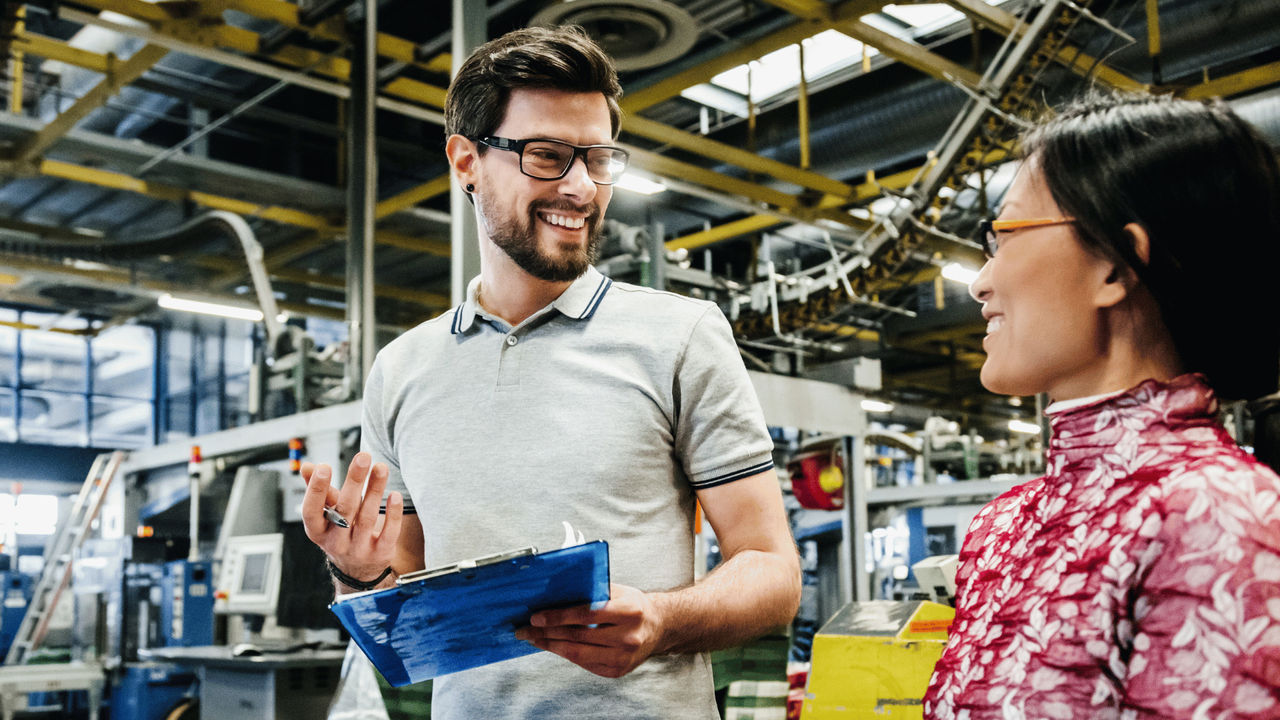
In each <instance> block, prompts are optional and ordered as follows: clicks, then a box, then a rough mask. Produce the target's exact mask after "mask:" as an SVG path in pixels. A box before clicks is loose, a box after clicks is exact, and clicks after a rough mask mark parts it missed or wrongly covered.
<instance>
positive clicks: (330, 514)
mask: <svg viewBox="0 0 1280 720" xmlns="http://www.w3.org/2000/svg"><path fill="white" fill-rule="evenodd" d="M324 516H325V517H326V518H328V519H329V522H331V523H333V524H334V525H337V526H338V527H341V528H346V527H351V523H349V522H347V519H346V518H344V517H342V513H340V512H338V511H337V510H336V509H334V508H331V507H329V506H328V505H326V506H325V508H324Z"/></svg>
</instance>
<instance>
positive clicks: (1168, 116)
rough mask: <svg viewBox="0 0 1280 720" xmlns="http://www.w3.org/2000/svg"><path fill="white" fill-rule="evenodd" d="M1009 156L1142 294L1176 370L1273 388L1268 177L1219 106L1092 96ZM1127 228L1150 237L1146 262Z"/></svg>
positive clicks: (1238, 122) (1276, 216)
mask: <svg viewBox="0 0 1280 720" xmlns="http://www.w3.org/2000/svg"><path fill="white" fill-rule="evenodd" d="M1022 153H1023V155H1025V156H1026V157H1027V158H1030V159H1031V160H1032V161H1034V162H1036V163H1037V164H1038V167H1039V168H1040V170H1041V171H1042V173H1043V176H1044V178H1045V181H1046V182H1047V184H1048V187H1049V192H1050V193H1051V194H1052V195H1053V199H1054V201H1055V202H1057V204H1058V207H1059V208H1060V209H1061V210H1062V211H1063V213H1064V214H1066V215H1067V216H1069V217H1073V218H1075V224H1074V226H1075V228H1076V232H1077V235H1078V236H1079V238H1080V239H1081V241H1082V242H1084V243H1085V245H1086V246H1087V247H1090V248H1092V249H1094V250H1095V251H1098V252H1101V253H1104V254H1105V255H1106V256H1107V257H1111V258H1113V259H1117V260H1120V261H1123V262H1124V263H1126V264H1127V265H1128V266H1129V267H1130V268H1132V269H1133V271H1134V273H1135V274H1136V275H1137V277H1138V278H1139V279H1140V280H1141V281H1142V283H1143V284H1144V285H1145V286H1146V288H1147V290H1148V291H1149V292H1150V293H1151V295H1152V296H1153V297H1154V299H1155V301H1156V304H1157V305H1158V306H1159V308H1160V312H1161V316H1162V318H1163V320H1164V323H1165V326H1166V327H1167V328H1168V330H1169V333H1170V335H1171V336H1172V339H1173V343H1174V347H1175V348H1176V350H1177V352H1178V355H1179V357H1180V359H1181V361H1182V364H1183V367H1184V368H1185V369H1186V370H1187V371H1188V372H1198V373H1203V374H1204V375H1205V376H1206V378H1207V379H1208V381H1209V384H1210V385H1211V386H1212V387H1213V388H1214V389H1215V390H1216V391H1217V392H1218V393H1219V394H1220V395H1222V396H1224V397H1226V398H1231V399H1253V398H1257V397H1260V396H1262V395H1266V394H1269V393H1272V392H1274V391H1275V390H1276V387H1277V382H1278V381H1280V327H1278V326H1277V322H1276V320H1275V314H1274V306H1275V297H1276V290H1275V280H1274V277H1275V272H1276V268H1277V267H1280V170H1278V169H1277V163H1276V155H1275V153H1274V151H1273V150H1272V149H1271V148H1270V147H1269V146H1268V145H1267V143H1266V141H1265V140H1263V138H1262V136H1261V135H1260V134H1259V133H1258V132H1257V130H1255V129H1254V128H1253V127H1252V126H1250V125H1249V124H1248V123H1246V122H1245V121H1244V120H1242V119H1240V117H1239V116H1238V115H1236V114H1235V113H1234V112H1233V111H1232V110H1231V109H1230V108H1229V107H1227V106H1226V105H1225V104H1224V103H1222V102H1221V101H1211V102H1193V101H1188V100H1174V99H1172V98H1168V97H1152V96H1124V95H1110V94H1109V95H1101V94H1095V95H1092V96H1091V97H1088V98H1086V99H1084V100H1081V101H1078V102H1076V103H1075V104H1074V105H1072V106H1070V107H1068V108H1066V109H1065V110H1064V111H1063V112H1062V113H1061V114H1059V115H1058V116H1056V117H1054V118H1052V119H1051V120H1049V121H1048V122H1046V123H1045V124H1043V125H1041V126H1040V127H1038V128H1036V129H1034V130H1032V131H1031V132H1030V133H1029V134H1028V135H1027V137H1025V138H1024V139H1023V141H1022ZM1128 223H1137V224H1138V225H1140V226H1142V227H1143V229H1145V230H1146V232H1147V235H1148V236H1149V238H1150V252H1149V261H1148V262H1147V263H1143V262H1142V261H1141V260H1140V259H1139V257H1138V255H1137V253H1136V252H1135V250H1134V245H1133V239H1132V237H1130V236H1129V235H1128V234H1127V233H1126V232H1125V231H1124V226H1125V225H1126V224H1128Z"/></svg>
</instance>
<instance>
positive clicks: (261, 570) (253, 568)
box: [240, 553, 271, 593]
mask: <svg viewBox="0 0 1280 720" xmlns="http://www.w3.org/2000/svg"><path fill="white" fill-rule="evenodd" d="M270 560H271V554H270V553H251V554H248V555H245V556H244V571H243V572H241V573H240V592H242V593H260V592H263V591H264V590H266V589H267V562H268V561H270Z"/></svg>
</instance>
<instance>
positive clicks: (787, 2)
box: [765, 0, 831, 20]
mask: <svg viewBox="0 0 1280 720" xmlns="http://www.w3.org/2000/svg"><path fill="white" fill-rule="evenodd" d="M765 2H767V3H769V4H770V5H773V6H774V7H777V8H781V9H783V10H786V11H787V12H789V13H791V14H792V15H795V16H796V17H798V18H802V19H804V20H826V19H829V18H830V17H831V6H830V5H828V4H827V3H824V2H822V0H765Z"/></svg>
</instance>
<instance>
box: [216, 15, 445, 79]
mask: <svg viewBox="0 0 1280 720" xmlns="http://www.w3.org/2000/svg"><path fill="white" fill-rule="evenodd" d="M225 3H226V7H228V8H230V9H233V10H239V11H240V12H242V13H245V14H246V15H252V16H254V17H259V18H263V19H266V20H274V21H275V22H278V23H280V24H281V25H284V26H286V27H290V28H294V29H295V30H304V31H306V32H308V33H310V34H311V35H314V36H315V37H318V38H323V39H325V40H337V41H340V42H346V41H347V40H348V39H349V38H348V37H347V33H346V31H345V29H344V28H343V26H342V23H341V21H340V19H338V18H330V19H329V20H326V21H324V22H321V23H318V24H317V25H315V26H307V25H303V24H302V19H301V10H300V8H299V7H298V5H297V4H295V3H291V2H284V1H283V0H225ZM377 44H378V47H377V52H378V54H379V55H381V56H382V57H385V58H388V59H391V60H396V61H399V62H404V63H410V64H413V65H417V66H419V67H421V68H424V69H426V70H430V71H432V72H438V73H443V74H446V75H447V74H449V72H450V71H451V70H452V67H453V64H452V60H451V58H450V56H449V54H448V53H443V54H441V55H437V56H436V57H434V58H432V59H431V60H429V61H427V62H421V61H419V60H417V46H416V45H415V44H414V43H413V41H411V40H406V39H404V38H401V37H397V36H395V35H390V34H388V33H378V40H377Z"/></svg>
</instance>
